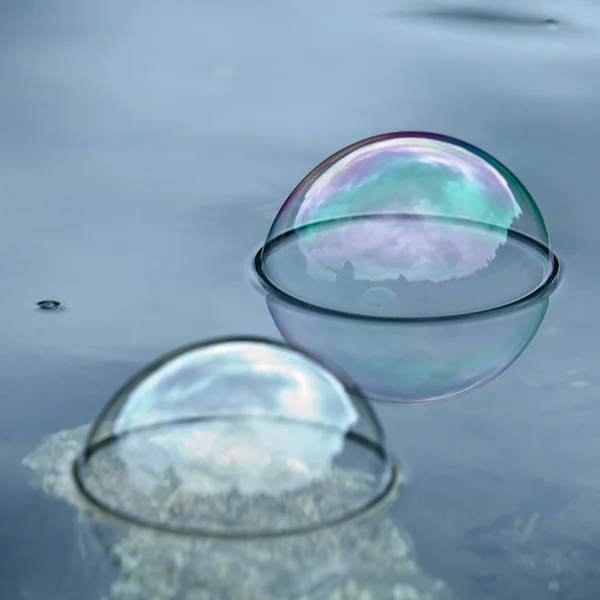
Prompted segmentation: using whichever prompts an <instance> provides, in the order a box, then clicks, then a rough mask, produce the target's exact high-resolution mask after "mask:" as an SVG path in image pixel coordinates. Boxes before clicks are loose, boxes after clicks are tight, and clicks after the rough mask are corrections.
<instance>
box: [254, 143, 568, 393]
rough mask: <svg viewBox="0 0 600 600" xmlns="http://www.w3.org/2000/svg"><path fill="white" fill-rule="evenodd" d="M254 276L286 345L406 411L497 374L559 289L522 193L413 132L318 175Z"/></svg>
mask: <svg viewBox="0 0 600 600" xmlns="http://www.w3.org/2000/svg"><path fill="white" fill-rule="evenodd" d="M254 264H255V268H256V272H257V275H258V277H259V280H260V282H261V284H262V286H263V289H266V291H267V296H268V300H267V301H268V303H269V309H270V311H271V314H272V316H273V318H274V320H275V322H276V324H277V327H278V328H279V330H280V332H281V333H282V335H283V336H284V338H285V339H286V340H287V341H288V342H290V343H292V344H294V345H297V346H299V347H302V348H307V349H309V350H310V351H311V352H313V353H314V354H316V355H317V356H319V357H320V358H321V359H322V360H323V361H325V362H326V363H327V364H329V365H332V366H334V367H338V368H342V369H344V370H345V371H346V372H348V373H350V375H351V376H352V377H353V379H354V380H355V381H356V382H357V383H358V385H359V386H360V387H361V388H362V389H363V391H365V392H366V393H368V394H369V395H370V396H371V397H372V398H379V399H386V400H396V401H406V402H416V401H424V400H430V399H440V398H448V397H451V396H455V395H457V394H460V393H463V392H465V391H467V390H469V389H472V388H474V387H476V386H477V385H480V384H481V383H484V382H485V381H489V380H490V379H491V378H493V377H495V376H496V375H497V374H498V373H500V372H502V371H503V370H504V369H505V368H506V367H507V366H508V365H509V364H510V363H511V362H512V361H513V360H514V359H515V358H516V357H517V356H518V355H519V354H520V353H521V352H522V351H523V350H524V348H525V347H526V346H527V345H528V344H529V342H530V341H531V339H532V338H533V336H534V335H535V332H536V331H537V328H538V326H539V324H540V322H541V320H542V318H543V315H544V313H545V310H546V305H547V298H548V297H549V295H550V293H551V291H552V290H553V289H554V287H555V284H556V282H557V281H558V279H557V276H558V261H557V260H556V258H555V256H554V254H553V252H552V251H551V250H550V245H549V239H548V232H547V230H546V227H545V225H544V221H543V219H542V217H541V214H540V211H539V209H538V208H537V206H536V204H535V202H534V201H533V199H532V197H531V195H530V194H529V193H528V192H527V190H526V189H525V187H524V186H523V184H522V183H521V182H520V181H519V180H518V179H517V178H516V177H515V176H514V175H513V174H512V173H511V172H510V171H509V170H508V169H507V168H506V167H505V166H504V165H502V164H501V163H500V162H498V161H497V160H496V159H494V158H493V157H491V156H490V155H488V154H487V153H485V152H483V151H482V150H479V149H477V148H475V147H473V146H471V145H469V144H466V143H464V142H461V141H459V140H456V139H453V138H449V137H446V136H441V135H435V134H430V133H414V132H407V133H395V134H389V135H382V136H378V137H374V138H370V139H367V140H363V141H361V142H357V143H356V144H353V145H352V146H349V147H348V148H345V149H343V150H341V151H340V152H338V153H336V154H334V155H333V156H332V157H330V158H328V159H327V160H325V161H324V162H323V163H321V164H320V165H319V166H318V167H316V168H315V169H314V170H313V171H312V172H311V173H310V174H309V175H308V176H307V177H305V178H304V180H303V181H302V182H301V183H300V184H299V185H298V186H297V187H296V189H295V190H294V191H293V192H292V194H291V195H290V196H289V198H288V199H287V200H286V202H285V203H284V204H283V206H282V208H281V210H280V211H279V213H278V214H277V216H276V218H275V220H274V222H273V225H272V227H271V229H270V231H269V234H268V237H267V240H266V242H265V244H264V246H263V247H262V249H261V250H260V251H259V252H258V253H257V255H256V257H255V263H254ZM509 313H510V316H509ZM475 318H476V319H477V323H475V322H474V321H472V319H475Z"/></svg>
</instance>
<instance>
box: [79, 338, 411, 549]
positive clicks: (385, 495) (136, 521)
mask: <svg viewBox="0 0 600 600" xmlns="http://www.w3.org/2000/svg"><path fill="white" fill-rule="evenodd" d="M232 342H249V343H260V344H268V345H271V346H276V347H279V348H283V349H285V350H289V351H292V352H295V353H297V354H300V355H302V356H305V357H306V358H308V359H309V360H311V361H313V362H314V363H316V364H317V365H318V366H319V367H321V368H322V369H325V370H326V371H327V372H329V373H331V374H332V375H333V376H334V377H337V378H338V380H339V381H340V382H341V383H342V385H343V386H344V388H345V389H346V391H347V392H348V394H349V395H350V396H351V397H356V398H359V399H360V400H362V404H363V406H364V408H365V410H366V411H367V413H368V415H369V417H370V418H371V421H372V423H374V424H375V427H376V429H377V434H378V436H379V440H380V441H381V443H378V442H376V441H373V440H370V439H368V438H366V437H364V436H362V435H360V434H357V433H354V432H348V433H347V434H346V435H347V436H348V437H350V438H353V439H355V440H357V441H358V442H359V443H361V444H363V445H365V446H367V447H370V449H371V450H374V451H375V453H376V454H377V455H378V456H379V457H380V458H381V460H382V466H383V471H382V477H381V480H380V481H379V485H378V486H377V489H376V490H375V491H374V493H373V494H372V496H371V498H370V499H369V500H368V501H367V502H364V503H363V504H361V505H359V506H358V507H356V508H354V509H351V510H348V511H346V512H345V513H343V514H341V515H340V516H338V517H335V518H331V519H327V520H325V521H323V522H322V523H317V524H314V525H308V526H304V527H295V528H291V527H290V528H288V529H283V530H278V531H264V532H256V531H236V532H231V533H229V532H223V531H218V530H211V529H200V528H193V527H173V526H169V525H167V524H165V525H163V524H159V523H155V522H149V521H146V520H145V519H142V518H139V517H136V516H135V515H133V514H131V513H129V512H127V511H121V510H118V509H114V508H113V507H111V506H109V505H108V504H107V503H105V502H103V501H102V500H101V499H100V498H98V497H97V496H96V495H94V494H92V493H91V492H90V491H89V490H88V489H87V487H86V485H85V483H84V480H83V476H82V469H83V468H84V467H85V465H86V464H87V463H88V461H89V460H90V459H91V457H92V456H93V455H94V454H95V452H96V451H97V450H99V449H101V448H102V447H103V446H104V444H105V443H106V441H107V440H110V437H109V438H107V440H102V441H100V442H96V443H94V438H95V436H96V434H97V432H98V430H99V428H100V426H101V424H102V423H103V422H104V420H105V418H106V417H107V416H108V415H109V414H110V412H111V410H113V408H114V407H115V406H116V405H117V404H118V403H119V402H120V401H121V399H122V398H123V396H125V395H127V394H129V393H130V392H131V390H132V389H134V388H135V387H136V386H137V385H138V383H139V382H140V381H142V380H143V379H145V378H146V377H147V376H148V375H150V374H151V373H153V372H154V371H155V370H157V369H158V368H160V367H161V366H163V365H164V364H166V363H168V362H170V361H171V360H173V359H174V358H176V357H178V356H181V355H183V354H186V353H187V352H190V351H192V350H197V349H201V348H205V347H208V346H212V345H218V344H224V343H232ZM71 476H72V477H73V481H74V483H75V487H76V488H77V491H78V492H79V494H80V496H81V497H82V498H83V499H84V500H85V501H86V502H87V504H88V506H89V507H90V508H92V509H95V510H97V511H99V512H100V513H101V514H103V515H104V516H106V517H109V518H112V519H114V520H116V521H120V522H121V523H123V525H128V526H133V527H139V528H141V529H145V530H147V531H155V532H157V533H164V534H170V535H174V536H179V537H184V538H188V539H189V538H199V539H213V540H230V541H244V540H247V541H248V540H261V539H281V538H287V537H292V536H294V537H295V536H301V535H307V534H310V533H315V532H319V531H322V530H324V529H329V528H335V527H339V526H342V525H344V524H345V523H350V522H352V521H356V520H359V519H363V518H367V517H368V516H369V515H370V514H373V513H376V512H377V511H379V510H380V509H382V508H383V507H384V506H386V505H387V504H391V503H392V502H393V501H394V500H395V497H396V495H397V493H398V490H399V488H400V487H401V485H402V483H403V481H404V479H403V477H402V475H401V464H400V461H399V460H398V459H397V458H395V457H392V456H391V455H390V453H389V451H388V448H387V442H386V436H385V431H384V428H383V426H382V424H381V422H380V420H379V417H378V416H377V413H376V412H375V410H374V409H373V407H372V406H371V403H370V402H369V400H368V398H367V397H366V396H365V394H364V393H363V392H362V390H361V389H360V388H359V387H358V386H357V385H356V384H354V383H351V380H350V379H349V378H348V377H347V376H346V375H342V374H341V373H340V371H339V370H338V369H332V368H331V367H329V366H326V365H324V364H323V362H322V361H321V360H319V359H318V358H315V357H314V356H312V355H311V354H310V353H308V352H306V351H305V350H303V349H299V348H296V347H294V346H292V345H290V344H288V343H286V342H283V341H279V340H275V339H271V338H267V337H260V336H228V337H219V338H211V339H207V340H204V341H201V342H196V343H192V344H188V345H186V346H182V347H180V348H177V349H175V350H172V351H171V352H168V353H167V354H164V355H162V356H161V357H159V358H158V359H156V360H154V361H153V362H151V363H150V364H148V365H146V366H145V367H144V368H143V369H141V370H140V371H138V372H137V373H136V374H135V375H134V376H133V377H131V378H130V379H129V380H128V381H127V382H126V383H125V384H124V385H122V386H121V388H120V389H119V390H118V391H117V392H116V393H115V394H113V396H112V398H111V399H110V400H109V402H108V403H107V404H106V405H105V407H104V408H103V409H102V411H101V412H100V414H99V415H98V416H97V417H96V419H95V420H94V423H93V425H92V427H91V428H90V431H89V432H88V434H87V436H86V439H85V443H84V445H83V448H82V450H81V451H80V452H79V453H78V455H77V457H76V458H75V460H74V461H73V463H72V465H71Z"/></svg>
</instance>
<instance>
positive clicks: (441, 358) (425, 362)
mask: <svg viewBox="0 0 600 600" xmlns="http://www.w3.org/2000/svg"><path fill="white" fill-rule="evenodd" d="M267 304H268V308H269V311H270V313H271V316H272V317H273V320H274V322H275V324H276V325H277V328H278V329H279V331H280V332H281V335H282V336H283V337H284V338H285V339H286V340H287V341H288V342H289V343H293V344H295V345H297V346H298V347H300V348H307V349H310V350H311V351H312V352H313V353H315V354H318V355H319V356H320V357H321V359H322V360H323V361H325V362H327V363H329V364H331V365H332V366H333V367H337V368H343V369H344V370H346V371H347V372H349V373H352V377H353V379H354V380H355V381H356V382H357V383H358V384H359V385H360V387H361V389H362V390H363V391H364V392H365V394H367V395H368V396H369V397H370V398H373V399H378V400H385V401H390V402H404V403H416V402H429V401H434V400H441V399H445V398H451V397H454V396H457V395H459V394H462V393H464V392H467V391H469V390H471V389H473V388H475V387H478V386H480V385H482V384H484V383H486V382H488V381H490V380H492V379H493V378H494V377H497V376H498V375H499V374H500V373H502V372H503V371H504V370H505V369H507V368H508V367H509V366H510V364H511V363H512V362H513V361H514V360H515V359H516V358H517V357H518V356H519V355H520V354H521V352H523V350H524V349H525V348H526V347H527V346H528V344H529V343H530V342H531V340H532V339H533V337H534V335H535V333H536V331H537V329H538V327H539V325H540V323H541V322H542V319H543V318H544V314H545V312H546V308H547V306H548V299H541V300H540V301H539V302H535V303H533V304H531V305H528V306H524V307H523V308H522V309H520V310H515V311H507V312H506V313H503V312H500V313H493V314H491V315H489V316H487V317H480V318H478V319H469V318H464V319H455V320H451V321H448V322H427V321H426V322H412V323H406V322H403V321H397V322H390V321H384V322H381V321H377V320H373V319H356V318H348V317H346V316H344V315H335V314H325V313H322V312H319V311H315V310H312V309H311V308H310V307H308V306H298V305H296V304H293V303H290V302H287V301H286V300H285V299H284V298H282V297H277V296H274V295H268V296H267ZM369 308H370V312H371V314H377V313H376V311H374V310H373V309H372V306H371V307H369ZM386 309H387V307H386Z"/></svg>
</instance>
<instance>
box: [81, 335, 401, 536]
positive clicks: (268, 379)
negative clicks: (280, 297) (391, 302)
mask: <svg viewBox="0 0 600 600" xmlns="http://www.w3.org/2000/svg"><path fill="white" fill-rule="evenodd" d="M115 465H118V467H119V469H115V468H114V467H115ZM109 467H110V468H111V469H112V472H113V477H112V478H111V480H110V484H109V483H108V482H107V479H106V478H103V477H99V475H100V474H102V473H103V472H105V471H106V469H107V468H109ZM344 469H350V470H352V471H353V472H354V473H357V474H358V475H359V476H360V477H361V478H362V479H361V481H363V484H364V485H359V486H356V489H354V490H348V494H347V496H346V497H345V498H343V499H341V500H342V501H341V502H339V503H330V502H329V501H328V499H327V498H328V489H327V486H328V485H333V484H332V483H331V482H332V481H333V480H332V479H331V477H330V476H331V475H332V474H335V473H337V472H340V471H341V470H344ZM76 476H77V480H78V482H79V484H80V486H81V489H82V491H83V492H84V494H85V495H86V496H87V497H88V498H89V499H90V500H91V501H92V502H93V503H95V504H96V505H97V506H99V507H101V508H104V509H105V510H107V511H109V512H112V513H114V514H115V515H117V516H120V517H122V518H124V519H127V520H129V521H130V522H132V523H138V524H144V525H147V526H149V527H156V528H161V529H166V530H169V531H173V532H188V533H189V532H192V533H193V532H197V533H199V534H202V533H207V532H210V534H211V535H223V536H226V537H227V536H232V535H233V536H236V535H245V536H249V535H250V536H251V535H256V536H260V535H267V536H268V535H274V534H278V535H279V534H282V533H286V532H288V533H289V532H293V531H302V530H306V529H310V528H314V527H320V526H323V525H327V524H328V523H334V522H338V521H340V520H344V519H347V518H349V517H350V516H353V515H356V514H358V513H360V512H361V511H363V510H365V508H367V507H368V506H369V505H370V504H371V503H373V502H375V501H377V500H378V499H380V498H381V497H382V496H384V495H385V494H386V493H387V490H388V489H389V487H390V485H391V481H392V479H393V468H392V466H391V463H390V461H389V459H388V455H387V453H386V450H385V444H384V439H383V433H382V429H381V427H380V425H379V423H378V421H377V419H376V416H375V414H374V413H373V412H372V410H371V409H370V408H369V406H368V404H367V403H366V401H365V399H364V398H363V396H362V395H361V393H360V392H359V391H358V390H357V389H354V388H352V387H350V386H349V385H347V384H344V383H342V381H341V380H340V379H338V378H337V377H336V376H334V375H333V374H332V373H331V372H329V371H328V370H326V369H325V368H323V367H322V366H321V365H320V364H319V363H318V362H316V361H315V360H313V359H311V358H309V357H308V356H307V355H305V354H302V353H300V352H299V351H296V350H293V349H291V348H289V347H286V346H283V345H280V344H278V343H275V342H268V341H265V340H255V339H242V340H223V341H217V342H214V343H207V344H200V345H196V346H192V347H189V348H184V349H183V350H179V351H177V352H174V353H172V354H170V355H168V356H166V357H164V358H162V359H160V360H159V361H158V362H156V363H154V364H153V365H151V366H150V367H148V369H146V370H145V371H144V372H142V373H141V374H139V375H138V376H137V377H135V378H134V379H133V380H132V381H130V382H129V383H128V384H127V385H126V386H125V387H124V388H123V389H122V390H121V391H120V392H119V393H118V394H117V395H116V396H115V397H114V398H113V399H112V400H111V402H110V403H109V404H108V406H107V407H106V409H105V410H104V411H103V413H102V414H101V415H100V416H99V417H98V420H97V421H96V423H95V425H94V426H93V427H92V430H91V432H90V434H89V438H88V443H87V446H86V449H85V451H84V453H83V454H82V455H81V457H80V459H79V461H78V463H77V468H76ZM115 478H116V479H117V480H116V481H113V480H114V479H115ZM115 486H117V487H118V488H124V489H126V493H124V494H119V495H115V494H114V487H115ZM315 487H317V488H319V489H320V495H321V497H322V503H321V504H320V505H317V506H315V507H314V508H315V510H314V511H311V512H310V513H309V514H305V513H297V514H289V515H287V517H286V519H284V521H283V523H277V521H276V520H274V519H273V518H272V516H273V511H274V510H275V509H276V508H277V507H278V508H279V509H281V507H282V506H285V504H286V502H287V501H288V499H289V498H290V497H291V496H293V495H297V494H299V493H301V492H302V491H303V490H306V489H307V488H311V489H312V488H315ZM335 494H336V495H337V497H338V498H339V495H340V492H339V489H337V488H336V491H335ZM219 495H220V496H226V497H230V496H232V495H233V497H234V498H240V499H242V498H243V502H253V501H255V500H256V499H257V498H258V499H261V498H262V499H263V500H264V498H268V499H269V501H268V502H266V504H264V510H265V512H264V514H261V513H260V511H258V509H257V508H256V507H255V509H254V510H252V511H249V512H246V513H244V511H239V513H240V514H239V515H238V518H237V519H234V518H233V514H234V512H235V511H233V512H232V509H231V506H229V509H227V510H223V511H221V512H217V511H215V512H214V513H211V514H207V513H206V511H200V510H196V511H189V510H183V509H182V505H183V504H185V503H188V504H189V503H199V502H206V501H207V500H206V499H207V498H212V497H215V496H219ZM167 498H168V500H167ZM256 502H257V503H258V501H257V500H256ZM226 504H227V503H226ZM258 504H260V503H258Z"/></svg>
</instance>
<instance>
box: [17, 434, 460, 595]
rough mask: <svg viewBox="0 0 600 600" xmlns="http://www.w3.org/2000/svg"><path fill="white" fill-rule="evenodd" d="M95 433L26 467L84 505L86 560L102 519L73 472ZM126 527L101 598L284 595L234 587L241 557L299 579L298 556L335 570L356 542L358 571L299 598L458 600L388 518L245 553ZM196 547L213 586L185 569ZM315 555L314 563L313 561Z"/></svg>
mask: <svg viewBox="0 0 600 600" xmlns="http://www.w3.org/2000/svg"><path fill="white" fill-rule="evenodd" d="M88 430H89V426H88V425H84V426H81V427H78V428H76V429H72V430H64V431H61V432H59V433H56V434H54V435H52V436H49V437H48V438H46V439H45V440H44V441H43V442H42V444H41V445H40V446H39V447H38V448H37V449H35V450H34V451H33V452H32V453H30V454H29V455H28V456H27V457H25V458H24V459H23V464H24V465H25V466H26V467H28V468H30V469H32V470H33V471H34V472H35V482H36V484H37V485H39V486H41V488H42V490H43V491H44V493H45V494H47V495H48V496H51V497H53V498H57V499H60V500H62V501H64V502H66V503H68V504H69V505H71V506H72V507H73V508H74V509H75V510H76V524H77V528H78V531H79V535H80V544H79V546H80V551H81V552H82V556H84V558H85V560H86V561H97V560H98V554H93V553H94V552H96V553H97V552H98V543H97V539H96V538H95V537H94V534H93V533H92V528H91V527H90V525H91V524H93V522H94V521H95V520H96V516H95V514H94V513H93V512H92V511H90V509H89V507H88V506H87V505H86V504H85V503H84V501H83V500H82V498H81V497H80V495H79V493H78V491H77V489H76V487H75V485H74V482H73V479H72V476H71V465H72V461H73V460H74V458H75V456H76V455H77V453H78V452H79V450H80V448H81V446H82V443H83V441H84V439H85V436H86V434H87V432H88ZM354 485H355V482H354ZM122 530H125V531H126V532H127V533H125V534H124V535H123V534H122V532H121V535H120V536H119V537H118V538H117V539H116V540H115V541H114V542H113V543H112V545H111V552H112V556H113V557H116V558H117V559H118V561H119V564H120V567H121V572H122V575H121V576H118V577H117V578H116V579H115V580H114V581H112V583H110V585H109V586H108V590H107V591H106V592H105V593H104V594H103V595H102V596H100V597H98V598H97V600H172V599H173V598H178V599H179V598H181V599H182V600H229V599H230V598H231V599H232V598H234V597H236V600H282V598H281V597H280V595H278V596H273V595H265V594H264V593H260V594H258V595H257V594H256V593H250V592H248V591H247V590H248V588H249V587H251V586H246V585H242V584H240V586H238V587H237V589H235V586H233V587H232V583H231V582H232V581H233V580H234V579H235V577H239V572H240V562H241V563H243V564H244V565H245V567H246V568H245V570H242V572H243V579H244V581H251V579H252V578H254V577H256V578H258V577H259V575H261V576H262V575H263V572H264V570H265V568H264V566H265V564H267V563H266V562H265V561H268V564H269V568H275V569H276V570H278V571H281V572H283V573H284V574H285V575H287V576H288V577H292V578H293V577H294V575H295V574H296V576H297V567H298V566H299V565H298V564H291V565H290V561H292V560H294V561H298V563H302V566H304V567H305V568H306V565H314V564H315V563H314V561H315V560H317V558H316V557H319V556H323V557H327V563H330V562H331V565H329V564H327V565H324V566H323V569H327V568H328V567H331V568H332V572H335V567H336V566H337V567H338V568H339V566H340V564H341V563H342V561H341V559H339V560H337V554H336V552H337V553H339V552H340V550H341V549H342V547H344V548H345V546H346V545H347V544H348V543H350V544H351V545H353V546H354V550H353V551H354V552H355V556H356V560H355V562H354V565H353V567H352V569H351V571H350V573H348V574H347V576H346V577H344V578H343V579H342V580H341V581H339V580H338V581H339V582H338V583H337V586H336V587H334V589H329V590H328V591H327V592H324V593H323V594H322V595H318V596H317V595H311V596H310V597H309V596H296V599H297V600H313V599H316V598H318V600H447V599H450V598H453V595H452V594H451V593H450V591H449V590H448V589H447V587H446V586H445V584H444V583H443V582H441V581H439V580H435V579H433V578H431V577H429V576H428V575H427V574H425V573H423V572H422V571H421V570H420V568H419V566H418V565H417V563H416V562H415V558H414V555H413V551H412V544H411V541H410V539H409V537H408V535H407V534H406V533H405V532H403V531H401V530H400V529H399V528H398V527H397V526H396V525H395V524H394V523H392V522H391V520H389V518H387V517H385V520H384V521H383V522H382V523H380V524H379V526H374V525H372V524H367V525H356V526H354V525H352V526H349V527H348V528H346V529H343V530H337V529H334V530H331V531H329V532H317V533H315V534H314V535H313V536H312V537H310V538H307V539H305V540H304V541H297V540H295V541H292V540H289V541H286V540H283V541H281V540H279V541H277V542H276V543H274V544H273V545H269V543H267V544H266V545H264V544H263V545H261V546H256V545H254V542H253V543H252V545H251V546H248V545H246V546H243V547H242V549H241V550H240V547H239V546H236V547H235V549H234V554H233V556H232V555H231V547H230V546H229V545H223V543H222V542H219V541H215V540H201V541H200V540H193V542H189V541H188V542H182V541H181V539H177V538H169V537H168V536H167V537H166V538H165V539H164V540H163V539H162V538H160V540H161V543H159V544H157V539H158V538H157V535H156V534H155V533H154V532H149V531H147V530H142V529H135V528H122ZM342 539H343V541H342ZM186 544H187V547H185V546H186ZM190 544H193V546H190ZM303 549H304V552H303ZM311 550H312V551H311ZM190 551H191V552H193V553H194V556H198V555H200V556H202V557H205V556H210V561H211V562H210V565H209V572H210V574H211V579H210V584H209V586H208V587H207V585H204V586H203V585H202V581H201V580H199V579H198V577H199V576H198V574H197V569H195V568H192V569H189V568H187V569H186V568H185V565H189V564H190V562H191V561H190V555H189V554H188V552H190ZM319 553H321V554H319ZM311 555H312V556H311ZM167 557H168V558H167ZM165 559H166V560H165ZM311 559H312V561H313V562H310V561H311ZM193 564H194V565H196V564H197V563H193ZM261 565H262V567H261ZM190 574H191V579H192V581H190ZM127 575H130V576H127ZM303 577H304V573H303ZM221 583H222V584H223V585H220V584H221ZM183 586H185V589H184V588H183ZM234 589H235V591H233V590H234ZM149 590H152V591H151V592H150V591H149ZM233 594H235V596H234V595H233ZM240 594H243V596H240ZM65 600H67V599H65Z"/></svg>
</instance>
